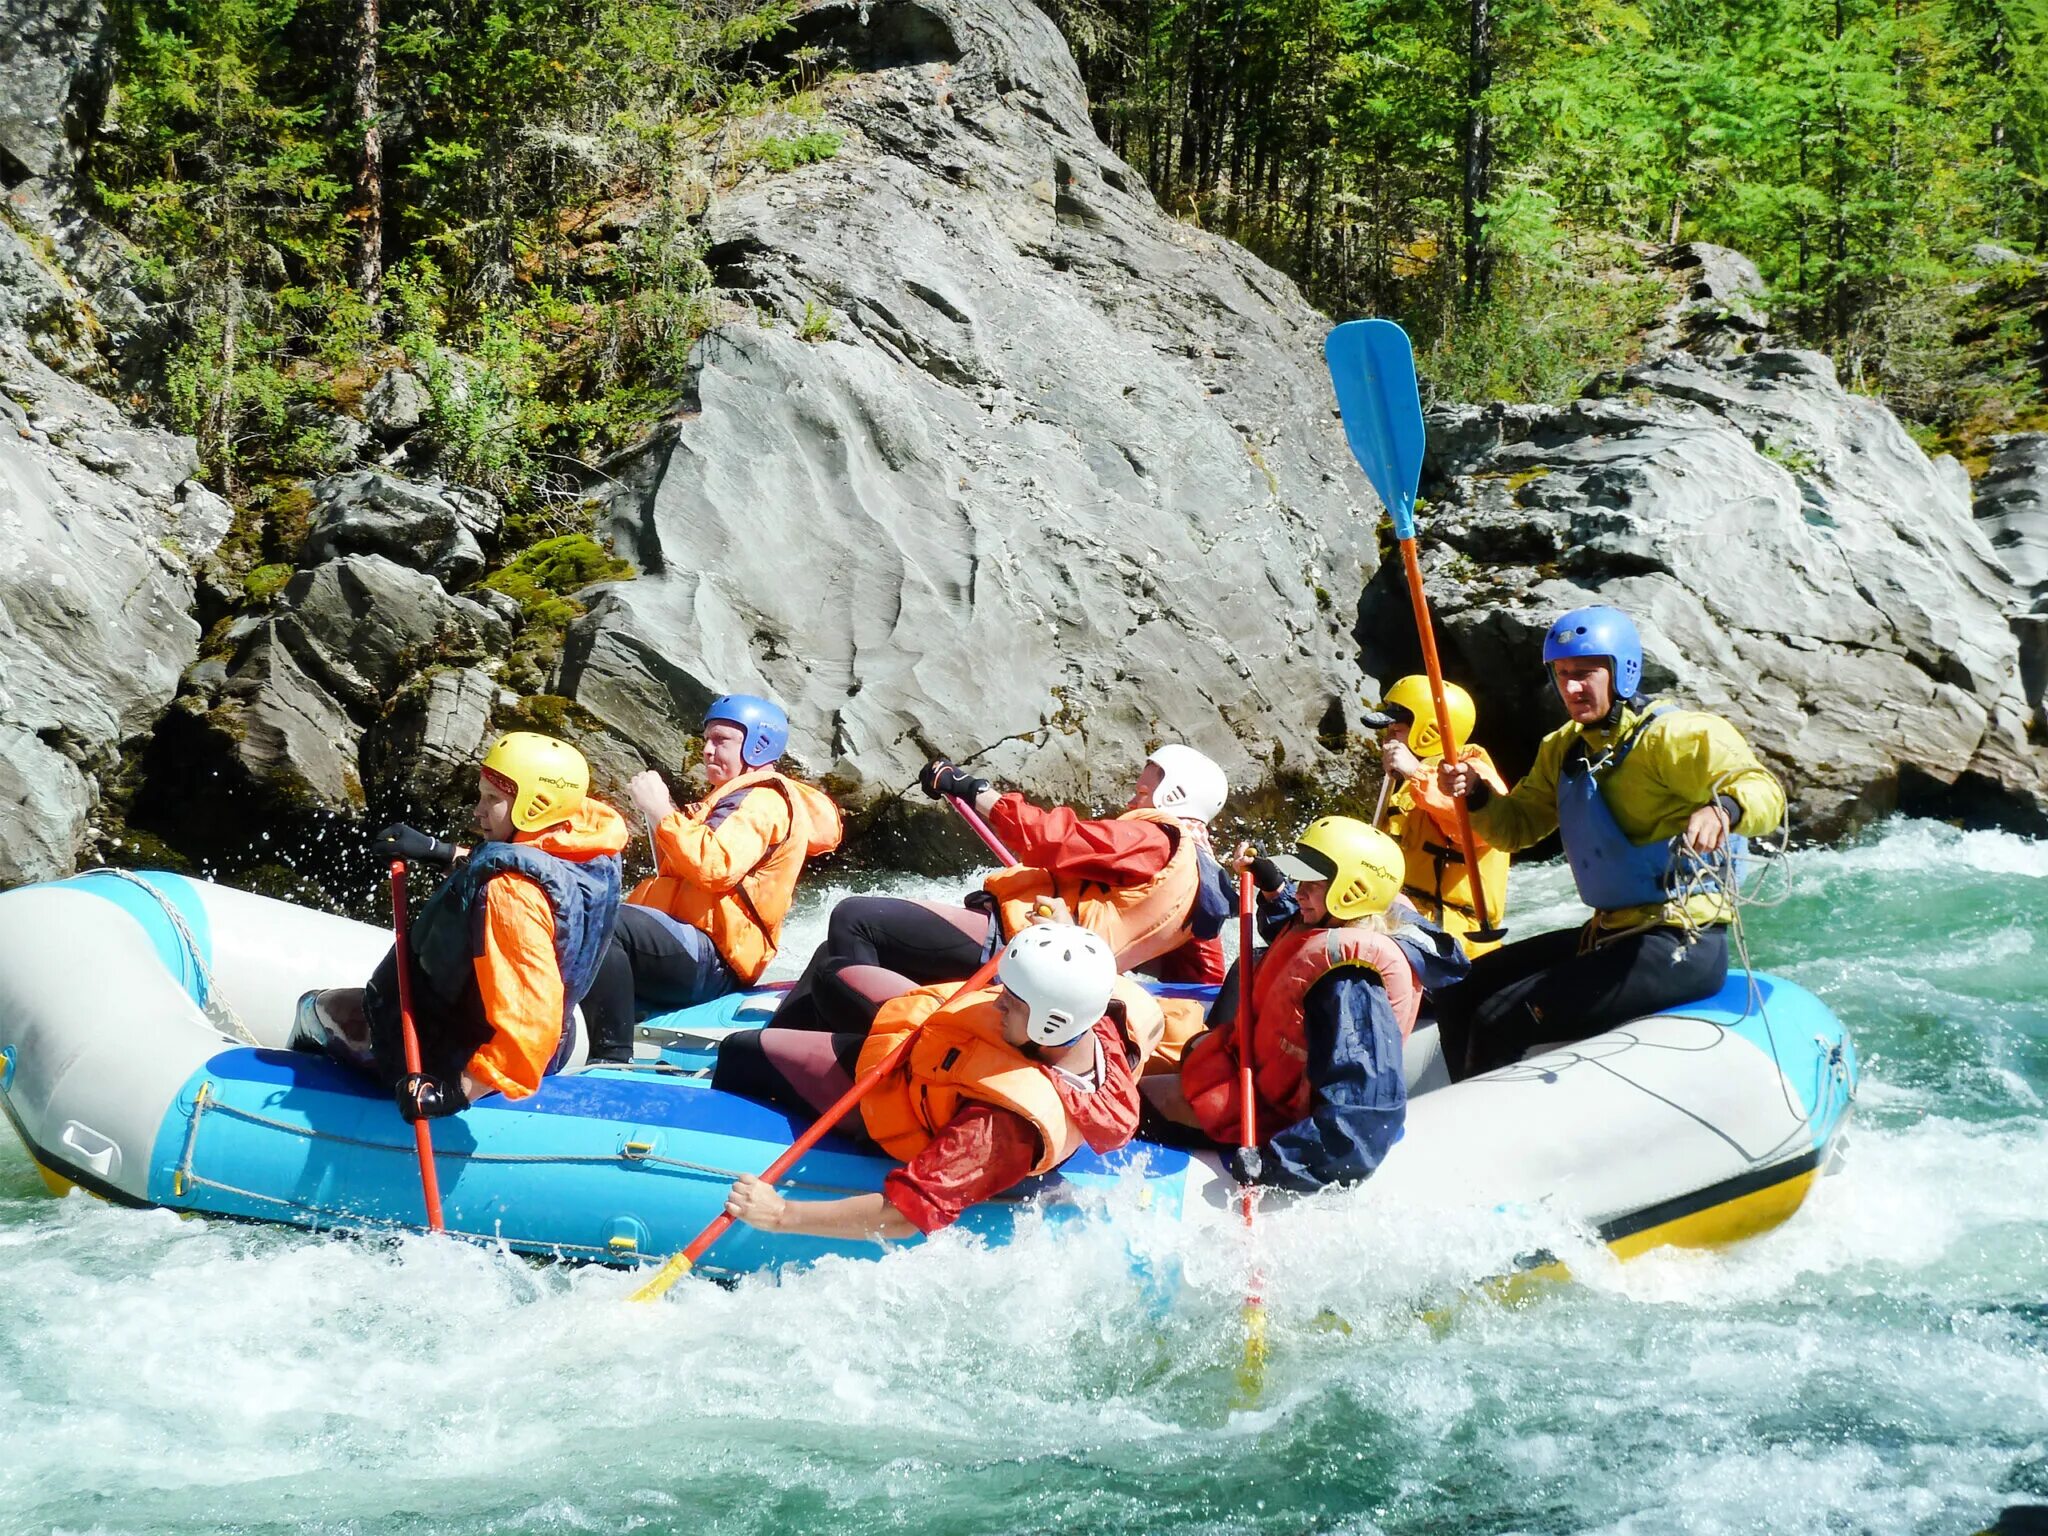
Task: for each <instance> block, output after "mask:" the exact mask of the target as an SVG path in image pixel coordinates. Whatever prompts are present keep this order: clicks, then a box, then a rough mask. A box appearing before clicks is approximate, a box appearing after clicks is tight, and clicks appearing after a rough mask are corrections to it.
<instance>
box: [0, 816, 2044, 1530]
mask: <svg viewBox="0 0 2048 1536" xmlns="http://www.w3.org/2000/svg"><path fill="white" fill-rule="evenodd" d="M1790 876H1791V879H1790V882H1789V895H1788V897H1787V899H1786V900H1785V901H1784V902H1783V904H1781V905H1779V906H1777V907H1775V908H1772V909H1768V910H1759V911H1756V912H1754V913H1753V914H1752V915H1751V917H1750V919H1749V942H1750V945H1751V948H1752V952H1753V953H1754V954H1755V956H1756V957H1757V959H1758V961H1759V963H1761V964H1764V965H1766V966H1768V967H1769V968H1770V969H1773V970H1775V971H1777V972H1779V973H1781V974H1784V975H1786V976H1788V977H1790V978H1792V979H1793V980H1796V981H1799V982H1801V983H1802V984H1804V985H1806V986H1808V987H1810V988H1812V989H1813V990H1815V991H1816V992H1818V993H1820V994H1821V995H1822V996H1823V997H1824V998H1826V999H1827V1001H1828V1002H1829V1003H1830V1004H1831V1005H1832V1006H1833V1007H1834V1008H1835V1009H1836V1010H1837V1011H1838V1012H1839V1013H1840V1014H1841V1015H1842V1016H1843V1018H1844V1019H1845V1020H1846V1022H1847V1023H1848V1025H1849V1027H1850V1029H1851V1031H1852V1032H1853V1033H1854V1035H1855V1036H1856V1038H1857V1041H1858V1045H1859V1047H1860V1049H1861V1050H1862V1052H1863V1054H1864V1059H1865V1063H1866V1079H1865V1088H1864V1092H1863V1095H1862V1100H1861V1103H1860V1105H1859V1110H1858V1118H1857V1122H1856V1125H1855V1128H1854V1131H1853V1136H1852V1145H1851V1149H1850V1158H1849V1163H1848V1167H1847V1169H1846V1171H1845V1172H1843V1173H1842V1174H1841V1175H1840V1176H1838V1177H1835V1178H1833V1179H1829V1180H1827V1181H1824V1182H1823V1183H1822V1185H1821V1186H1820V1187H1819V1188H1818V1190H1817V1192H1816V1194H1815V1196H1814V1198H1813V1199H1812V1201H1811V1202H1810V1203H1809V1205H1808V1206H1807V1208H1806V1209H1805V1210H1804V1211H1802V1212H1801V1213H1800V1215H1799V1216H1798V1217H1797V1218H1795V1219H1794V1220H1793V1221H1792V1222H1791V1223H1789V1224H1788V1225H1787V1226H1785V1227H1783V1228H1780V1229H1779V1230H1777V1231H1775V1232H1773V1233H1770V1234H1767V1235H1766V1236H1764V1237H1762V1238H1760V1239H1757V1240H1755V1241H1753V1242H1750V1243H1747V1244H1745V1245H1742V1246H1741V1247H1738V1248H1735V1249H1731V1250H1728V1251H1725V1252H1720V1253H1706V1254H1702V1253H1669V1252H1667V1253H1660V1254H1653V1255H1650V1256H1648V1257H1645V1258H1643V1259H1639V1260H1637V1261H1635V1262H1632V1263H1630V1264H1628V1265H1625V1266H1624V1265H1620V1264H1617V1263H1615V1262H1613V1261H1612V1259H1611V1258H1610V1257H1609V1256H1608V1255H1607V1254H1606V1252H1605V1250H1602V1249H1598V1248H1596V1247H1592V1246H1589V1245H1588V1244H1587V1243H1586V1242H1584V1241H1583V1240H1582V1239H1580V1238H1579V1237H1577V1236H1576V1235H1575V1234H1573V1233H1571V1232H1568V1231H1562V1230H1550V1229H1545V1228H1542V1227H1539V1226H1536V1225H1532V1224H1531V1223H1533V1222H1535V1221H1537V1220H1539V1219H1540V1218H1534V1217H1531V1218H1518V1219H1517V1221H1515V1222H1512V1223H1510V1222H1506V1221H1504V1220H1502V1219H1500V1218H1480V1217H1478V1216H1472V1217H1461V1218H1459V1219H1457V1220H1449V1221H1447V1220H1445V1219H1444V1218H1442V1217H1441V1216H1439V1215H1436V1214H1433V1213H1429V1212H1422V1211H1412V1210H1408V1211H1404V1210H1400V1209H1395V1208H1391V1207H1389V1206H1388V1205H1387V1204H1386V1203H1384V1202H1375V1201H1373V1200H1372V1199H1371V1197H1370V1191H1369V1190H1367V1191H1363V1192H1355V1193H1332V1194H1328V1195H1325V1196H1323V1197H1319V1198H1318V1199H1316V1200H1314V1201H1310V1202H1306V1203H1304V1204H1302V1205H1299V1206H1297V1207H1295V1208H1293V1209H1290V1210H1287V1211H1283V1212H1276V1213H1273V1214H1271V1215H1269V1216H1267V1217H1263V1218H1262V1219H1261V1223H1260V1227H1259V1231H1258V1234H1257V1237H1256V1239H1255V1241H1256V1243H1257V1260H1258V1263H1259V1265H1260V1267H1261V1268H1262V1270H1263V1272H1264V1274H1265V1276H1266V1293H1267V1297H1268V1302H1269V1306H1270V1308H1271V1314H1272V1343H1273V1355H1272V1360H1271V1363H1270V1365H1269V1369H1268V1376H1267V1388H1266V1393H1265V1396H1264V1399H1263V1400H1262V1402H1261V1403H1260V1405H1259V1406H1258V1407H1257V1408H1256V1409H1253V1410H1250V1411H1238V1410H1237V1409H1236V1408H1235V1403H1234V1379H1233V1377H1234V1367H1235V1365H1236V1362H1237V1353H1238V1347H1239V1335H1238V1327H1239V1319H1238V1307H1239V1302H1240V1299H1241V1295H1242V1287H1243V1282H1244V1276H1245V1272H1246V1266H1247V1264H1248V1262H1250V1256H1249V1255H1248V1254H1247V1253H1246V1252H1245V1250H1244V1249H1243V1247H1242V1246H1241V1239H1239V1238H1237V1237H1236V1236H1235V1235H1234V1234H1233V1235H1232V1236H1231V1237H1230V1238H1228V1239H1219V1238H1217V1237H1213V1236H1212V1237H1210V1238H1209V1239H1207V1242H1208V1244H1209V1246H1208V1247H1206V1248H1198V1247H1192V1246H1190V1240H1189V1238H1188V1236H1187V1234H1185V1233H1184V1232H1182V1231H1181V1229H1180V1228H1179V1227H1178V1226H1177V1225H1176V1224H1174V1223H1171V1222H1167V1221H1165V1220H1163V1219H1160V1218H1157V1217H1155V1216H1152V1215H1150V1214H1149V1213H1147V1212H1145V1211H1142V1210H1140V1209H1138V1208H1137V1206H1136V1202H1135V1199H1134V1198H1125V1197H1124V1196H1123V1195H1122V1194H1121V1192H1118V1193H1113V1194H1112V1195H1111V1196H1110V1197H1109V1198H1108V1202H1107V1203H1108V1204H1110V1205H1112V1206H1114V1207H1116V1210H1115V1212H1114V1214H1115V1216H1116V1220H1115V1222H1114V1225H1111V1224H1108V1223H1089V1224H1075V1223H1037V1222H1027V1223H1026V1224H1025V1226H1024V1229H1023V1230H1022V1232H1021V1233H1020V1235H1019V1238H1018V1240H1017V1241H1016V1242H1015V1243H1014V1244H1012V1245H1011V1246H1009V1247H1007V1248H1002V1249H991V1248H987V1247H984V1246H981V1245H979V1244H978V1243H976V1242H974V1241H972V1240H968V1239H964V1238H960V1237H957V1236H942V1237H941V1238H939V1239H938V1240H936V1241H934V1242H932V1243H930V1244H929V1245H927V1246H925V1247H924V1248H922V1249H918V1250H914V1251H905V1252H900V1253H897V1254H894V1255H892V1256H890V1257H889V1258H887V1259H885V1260H883V1261H881V1262H868V1263H853V1262H844V1261H834V1262H830V1263H826V1264H823V1265H820V1266H819V1267H817V1268H816V1269H813V1270H810V1271H808V1272H805V1273H801V1274H793V1275H790V1276H787V1277H784V1278H783V1279H781V1280H780V1281H777V1280H773V1279H768V1278H754V1279H750V1280H748V1281H745V1282H744V1283H742V1284H740V1285H739V1286H737V1287H736V1288H734V1289H732V1290H729V1291H728V1290H721V1289H719V1288H717V1287H715V1286H712V1285H709V1284H704V1283H698V1282H687V1283H685V1284H684V1285H683V1286H681V1287H679V1288H678V1290H677V1292H676V1293H675V1294H674V1296H673V1297H672V1299H671V1300H670V1302H668V1303H667V1304H664V1305H661V1306H656V1307H634V1306H628V1305H626V1304H625V1302H624V1298H625V1295H626V1293H627V1291H628V1290H630V1289H631V1287H632V1284H633V1282H632V1280H631V1279H630V1278H629V1277H627V1276H625V1275H622V1274H618V1273H613V1272H609V1271H604V1270H596V1269H586V1270H568V1269H561V1268H544V1267H536V1266H533V1265H529V1264H527V1263H525V1262H523V1261H520V1260H518V1259H515V1258H512V1257H509V1256H506V1255H502V1254H494V1253H490V1252H486V1251H479V1250H473V1249H468V1248H460V1247H456V1246H454V1245H452V1244H447V1243H441V1242H436V1241H433V1240H430V1239H426V1238H413V1239H406V1240H402V1241H398V1242H393V1243H381V1242H363V1241H348V1240H335V1239H326V1238H317V1237H309V1236H306V1235H303V1234H299V1233H293V1232H286V1231H279V1230H270V1229H265V1228H257V1227H240V1226H232V1225H227V1224H219V1223H202V1222H197V1221H182V1220H179V1219H177V1218H174V1217H171V1216H169V1215H166V1214H164V1213H159V1212H135V1211H127V1210H117V1209H113V1208H111V1207H108V1206H104V1205H101V1204H99V1203H97V1202H94V1201H92V1200H89V1199H86V1198H83V1197H73V1198H71V1199H67V1200H63V1201H51V1200H49V1199H47V1198H46V1197H44V1196H42V1194H41V1193H40V1189H41V1186H40V1182H39V1180H38V1179H37V1178H36V1176H35V1174H34V1171H33V1169H32V1168H31V1167H30V1165H29V1163H28V1161H27V1159H26V1157H25V1155H24V1154H22V1153H21V1151H20V1149H19V1148H18V1146H15V1145H14V1144H13V1143H11V1142H9V1143H7V1144H6V1145H5V1147H4V1149H0V1285H4V1294H5V1296H6V1298H7V1315H6V1320H5V1322H4V1323H0V1423H5V1424H6V1425H7V1426H8V1433H7V1437H6V1455H5V1456H4V1457H0V1528H4V1529H23V1530H27V1529H38V1530H50V1529H64V1530H78V1531H84V1530H101V1531H202V1530H204V1531H212V1530H216V1529H223V1528H231V1529H234V1530H237V1531H279V1532H282V1531H285V1530H293V1531H297V1530H311V1531H321V1532H326V1531H332V1532H350V1533H368V1532H388V1531H408V1532H410V1531H428V1530H453V1529H461V1530H481V1529H486V1528H490V1529H500V1530H507V1531H535V1532H553V1531H584V1530H603V1531H615V1530H649V1531H667V1530H674V1531H689V1532H700V1531H710V1532H753V1531H777V1532H780V1531H797V1530H822V1529H829V1530H831V1531H833V1532H834V1533H835V1536H853V1533H859V1532H868V1531H889V1532H912V1533H915V1532H933V1533H948V1536H950V1533H957V1532H970V1531H992V1532H993V1531H1002V1532H1009V1531H1041V1530H1042V1531H1053V1530H1071V1531H1090V1532H1094V1531H1102V1532H1133V1533H1136V1532H1156V1531H1191V1532H1204V1533H1208V1532H1226V1531H1227V1532H1238V1531H1257V1532H1276V1533H1278V1532H1290V1533H1291V1532H1302V1531H1335V1532H1356V1533H1376V1532H1416V1533H1420V1532H1466V1531H1558V1532H1563V1531H1573V1532H1578V1531H1586V1532H1616V1533H1624V1532H1625V1533H1642V1536H1650V1533H1659V1536H1661V1533H1665V1532H1670V1531H1698V1532H1807V1531H1869V1532H1877V1533H1885V1536H1890V1533H1895V1532H1922V1531H1924V1532H1965V1531H1973V1530H1977V1529H1979V1528H1980V1527H1981V1526H1982V1525H1984V1524H1986V1523H1988V1521H1989V1519H1990V1517H1991V1516H1992V1515H1993V1514H1994V1513H1995V1512H1996V1511H1997V1509H1998V1508H1999V1507H2000V1506H2001V1505H2002V1504H2006V1503H2012V1502H2022V1501H2026V1500H2028V1499H2030V1498H2031V1499H2037V1500H2038V1499H2042V1498H2048V1305H2044V1303H2043V1300H2042V1294H2043V1287H2042V1278H2043V1276H2044V1275H2048V1175H2044V1170H2048V1121H2044V1118H2043V1116H2042V1112H2041V1095H2042V1093H2043V1092H2044V1091H2048V988H2044V987H2043V986H2042V985H2041V982H2040V968H2041V964H2042V957H2043V956H2048V883H2044V882H2048V847H2043V846H2041V845H2038V844H2034V843H2030V842H2026V841H2023V840H2020V839H2017V838H2011V837H2006V836H2001V835H1996V834H1986V833H1969V834H1961V833H1956V832H1954V831H1952V830H1950V829H1948V828H1946V827H1942V826H1939V825H1934V824H1929V823H1918V822H1899V823H1894V824H1892V825H1890V826H1888V827H1886V828H1884V829H1882V830H1881V831H1880V832H1879V833H1877V834H1875V835H1874V836H1872V837H1871V838H1870V839H1868V840H1867V841H1865V842H1863V843H1861V844H1859V845H1857V846H1854V847H1850V848H1846V849H1840V850H1833V851H1822V852H1813V853H1806V854H1802V855H1798V856H1796V857H1795V858H1794V859H1793V861H1792V864H1791V869H1790ZM887 889H889V890H891V891H894V892H896V893H898V894H905V895H921V896H932V897H939V898H945V899H950V898H952V897H953V896H956V895H957V894H958V890H959V887H958V886H957V885H956V884H954V883H952V882H931V881H921V880H910V879H901V880H896V881H891V882H888V883H887ZM841 894H844V891H843V890H826V891H818V892H813V893H810V894H809V895H808V897H807V899H806V901H805V903H804V905H803V907H802V909H801V912H800V914H799V917H798V920H797V921H796V922H795V923H794V924H793V925H792V930H791V934H790V939H789V945H788V951H789V954H790V955H792V956H793V957H796V958H800V957H802V956H803V955H804V954H806V953H807V952H808V950H809V948H810V946H811V945H812V944H813V943H814V942H815V941H816V939H817V938H818V937H819V936H820V934H821V933H822V929H823V920H824V919H823V914H824V912H825V910H826V908H827V907H828V906H829V903H830V901H831V900H832V899H835V898H836V897H837V896H838V895H841ZM1514 903H1515V909H1516V910H1515V915H1516V919H1517V928H1518V932H1519V933H1522V934H1526V933H1530V932H1534V931H1536V930H1537V929H1538V928H1540V927H1543V926H1549V925H1554V924H1555V923H1558V922H1563V921H1569V920H1571V918H1572V916H1573V914H1574V911H1575V908H1574V906H1573V904H1572V902H1571V900H1570V886H1569V879H1568V876H1566V875H1565V874H1564V872H1563V871H1562V870H1561V869H1559V868H1556V867H1544V868H1538V869H1532V870H1526V871H1518V872H1517V875H1516V879H1515V887H1514ZM794 968H795V960H794V959H786V960H785V961H784V962H782V964H781V965H780V966H779V968H778V969H779V973H781V974H789V973H791V972H792V971H793V970H794ZM1559 1134H1560V1135H1565V1134H1569V1128H1567V1127H1560V1128H1559ZM1397 1155H1398V1154H1397ZM1535 1248H1550V1249H1553V1250H1555V1251H1557V1252H1559V1253H1560V1254H1562V1255H1563V1256H1565V1257H1566V1258H1567V1259H1568V1261H1569V1262H1570V1263H1571V1264H1572V1267H1573V1269H1574V1271H1575V1272H1576V1273H1577V1274H1578V1276H1579V1279H1578V1282H1577V1283H1576V1284H1573V1285H1570V1286H1564V1287H1558V1288H1554V1289H1551V1290H1548V1291H1545V1292H1543V1293H1541V1294H1539V1295H1537V1296H1536V1297H1534V1298H1532V1299H1530V1300H1528V1301H1526V1302H1523V1303H1520V1304H1517V1305H1512V1306H1506V1305H1499V1304H1495V1303H1492V1302H1487V1301H1478V1300H1470V1299H1460V1298H1461V1297H1463V1296H1464V1295H1465V1292H1466V1288H1467V1287H1468V1286H1469V1285H1470V1283H1471V1282H1472V1281H1473V1280H1474V1279H1476V1278H1478V1277H1481V1276H1485V1275H1488V1274H1491V1273H1495V1272H1498V1271H1499V1270H1500V1269H1501V1268H1503V1267H1504V1266H1505V1265H1506V1264H1507V1263H1508V1262H1509V1261H1510V1260H1511V1259H1512V1258H1513V1257H1514V1256H1515V1255H1517V1254H1521V1253H1526V1252H1529V1251H1530V1250H1532V1249H1535ZM1335 1318H1341V1319H1343V1324H1342V1325H1335V1324H1334V1323H1333V1319H1335Z"/></svg>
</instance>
